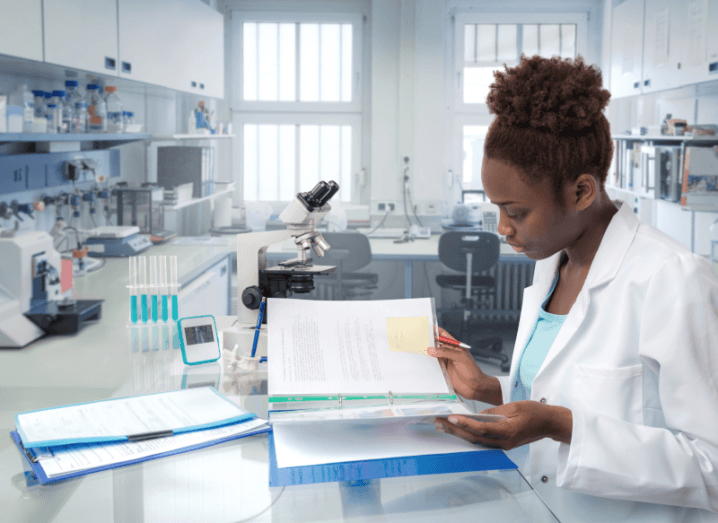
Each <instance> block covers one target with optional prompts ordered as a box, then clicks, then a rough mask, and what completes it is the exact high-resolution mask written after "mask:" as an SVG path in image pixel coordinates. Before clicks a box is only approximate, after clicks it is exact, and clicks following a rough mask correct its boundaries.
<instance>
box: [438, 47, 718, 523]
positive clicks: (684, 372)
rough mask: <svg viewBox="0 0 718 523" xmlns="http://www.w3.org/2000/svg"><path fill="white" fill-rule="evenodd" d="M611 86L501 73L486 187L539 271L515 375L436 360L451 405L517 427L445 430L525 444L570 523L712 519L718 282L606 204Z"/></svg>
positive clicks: (552, 63) (447, 424) (587, 77)
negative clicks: (442, 366) (470, 406)
mask: <svg viewBox="0 0 718 523" xmlns="http://www.w3.org/2000/svg"><path fill="white" fill-rule="evenodd" d="M601 85H602V81H601V74H600V72H599V71H597V70H596V69H595V68H594V67H589V66H587V65H586V64H585V63H584V62H583V60H582V59H581V58H580V57H579V58H578V59H576V60H575V61H572V60H561V59H559V58H552V59H544V58H540V57H532V58H525V57H522V59H521V63H520V64H519V65H518V66H517V67H514V68H507V69H506V71H505V72H498V73H496V81H495V83H494V84H493V85H492V86H491V92H490V93H489V96H488V101H487V103H488V106H489V109H490V111H491V112H492V113H493V114H495V115H496V117H495V119H494V121H493V123H492V124H491V127H490V129H489V133H488V135H487V137H486V142H485V151H484V163H483V166H482V172H481V177H482V181H483V185H484V190H485V192H486V195H487V196H488V198H489V199H490V200H491V201H492V202H494V203H495V204H497V205H498V206H499V208H500V221H499V227H498V232H499V234H502V235H505V236H506V241H507V242H508V243H509V244H510V245H511V246H512V247H513V248H514V249H515V250H516V251H517V252H522V253H524V254H525V255H526V256H528V257H529V258H531V259H534V260H537V263H536V270H535V274H534V281H533V285H532V286H531V287H529V288H527V289H526V290H525V292H524V299H523V306H522V311H521V319H520V322H519V329H518V334H517V338H516V344H515V348H514V355H513V362H512V367H511V373H510V376H507V377H502V378H495V377H491V376H488V375H486V374H484V373H483V372H482V371H481V370H480V368H479V367H478V366H477V365H476V363H475V362H474V360H473V359H472V358H471V356H470V354H469V353H468V352H466V351H464V350H458V349H453V348H450V347H447V346H443V347H437V348H435V349H430V350H429V352H430V353H431V354H432V355H433V356H436V357H438V358H441V359H443V360H444V362H445V363H446V366H447V370H448V373H449V376H450V378H451V381H452V384H453V386H454V388H455V390H456V392H457V393H459V394H461V395H462V396H464V397H466V398H470V399H474V400H478V401H483V402H486V403H490V404H493V405H497V406H496V407H494V408H491V409H488V410H487V411H485V412H487V413H492V414H503V415H504V416H506V417H507V419H506V420H502V421H500V422H498V423H481V422H479V421H476V420H471V419H468V418H465V417H462V416H450V417H449V418H448V419H446V418H437V420H436V426H437V429H438V430H441V431H444V432H447V433H450V434H454V435H456V436H458V437H461V438H464V439H467V440H469V441H472V442H477V443H481V444H485V445H490V446H499V447H502V448H504V449H514V448H517V447H521V446H522V445H526V444H530V445H529V452H528V458H527V463H526V464H525V470H526V471H527V472H528V474H529V475H530V479H531V483H532V484H533V485H534V486H535V487H536V488H537V489H538V490H539V492H540V493H541V494H542V495H543V496H545V497H546V498H547V499H546V500H547V503H548V505H549V507H551V508H552V509H553V510H554V511H555V512H556V513H557V515H558V517H559V519H561V520H563V518H566V519H574V518H578V519H580V520H590V519H595V520H596V521H610V520H614V521H621V520H625V519H626V518H628V517H629V516H630V517H639V518H646V520H647V521H688V520H691V521H693V520H696V521H707V520H709V519H710V520H711V521H713V520H714V519H713V518H714V517H715V514H713V513H711V512H708V511H718V472H717V470H716V469H717V468H718V380H717V378H716V376H718V351H717V349H716V347H718V279H716V277H715V275H714V273H713V271H712V269H711V267H710V266H709V264H708V263H707V262H706V261H705V260H704V259H702V258H701V257H699V256H696V255H694V254H692V253H690V252H689V251H688V250H686V249H685V248H684V247H683V246H682V245H680V244H679V243H678V242H676V241H674V240H673V239H671V238H669V237H668V236H666V235H665V234H663V233H661V232H660V231H658V230H656V229H654V228H653V227H651V226H649V225H646V224H642V223H640V222H639V220H638V219H637V218H636V216H635V215H634V214H633V212H632V210H631V209H630V208H629V206H628V205H627V204H625V203H622V202H620V201H619V202H616V203H614V202H612V201H611V200H610V199H609V197H608V195H607V194H606V191H605V188H604V182H605V180H606V175H607V173H608V168H609V164H610V161H611V155H612V142H611V137H610V131H609V124H608V121H607V120H606V118H605V116H604V115H603V110H604V107H605V106H606V104H607V102H608V99H609V97H610V94H609V93H608V91H606V90H604V89H602V87H601ZM556 486H558V487H561V488H556ZM659 504H660V505H659ZM667 505H671V506H667ZM695 509H699V510H695ZM701 509H702V510H701Z"/></svg>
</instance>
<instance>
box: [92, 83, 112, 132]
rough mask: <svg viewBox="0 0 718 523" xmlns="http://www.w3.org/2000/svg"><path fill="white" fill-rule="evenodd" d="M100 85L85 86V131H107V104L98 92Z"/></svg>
mask: <svg viewBox="0 0 718 523" xmlns="http://www.w3.org/2000/svg"><path fill="white" fill-rule="evenodd" d="M99 88H100V86H99V85H97V84H88V86H87V131H88V132H91V133H104V132H107V104H106V103H105V100H104V98H102V96H101V95H100V92H99Z"/></svg>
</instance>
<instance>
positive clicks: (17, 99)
mask: <svg viewBox="0 0 718 523" xmlns="http://www.w3.org/2000/svg"><path fill="white" fill-rule="evenodd" d="M10 105H14V106H17V107H20V108H21V110H22V132H24V133H31V132H32V128H33V123H34V120H35V97H34V96H33V94H32V92H30V91H29V90H28V88H27V85H25V84H22V85H19V86H18V87H17V89H15V90H14V91H13V92H12V93H11V94H10Z"/></svg>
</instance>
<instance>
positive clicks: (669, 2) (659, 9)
mask: <svg viewBox="0 0 718 523" xmlns="http://www.w3.org/2000/svg"><path fill="white" fill-rule="evenodd" d="M682 4H683V0H651V1H650V2H646V17H645V20H646V21H645V40H644V44H643V49H644V51H643V92H644V93H651V92H654V91H661V90H664V89H673V88H675V87H680V86H681V85H684V84H685V82H686V80H685V75H684V74H682V71H681V68H682V63H681V62H682V60H683V57H684V53H685V44H686V41H687V36H686V28H685V16H684V6H683V5H682Z"/></svg>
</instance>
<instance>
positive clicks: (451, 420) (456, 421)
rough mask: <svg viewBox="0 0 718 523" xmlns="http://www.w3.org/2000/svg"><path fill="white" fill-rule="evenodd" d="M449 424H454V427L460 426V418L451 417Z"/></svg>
mask: <svg viewBox="0 0 718 523" xmlns="http://www.w3.org/2000/svg"><path fill="white" fill-rule="evenodd" d="M449 423H453V424H454V425H458V424H459V418H457V417H456V416H449Z"/></svg>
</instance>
